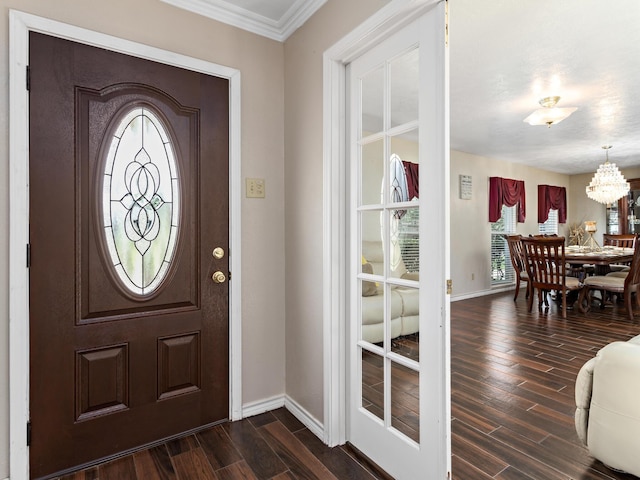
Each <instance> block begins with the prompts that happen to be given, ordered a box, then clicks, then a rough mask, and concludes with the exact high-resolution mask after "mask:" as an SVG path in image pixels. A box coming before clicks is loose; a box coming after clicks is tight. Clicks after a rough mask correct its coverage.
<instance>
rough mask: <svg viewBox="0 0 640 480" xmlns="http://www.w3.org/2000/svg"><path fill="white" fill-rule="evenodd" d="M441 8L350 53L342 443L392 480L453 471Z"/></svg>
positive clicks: (438, 476) (441, 475) (439, 475)
mask: <svg viewBox="0 0 640 480" xmlns="http://www.w3.org/2000/svg"><path fill="white" fill-rule="evenodd" d="M446 62H447V57H446V48H445V5H444V4H443V2H437V3H436V2H433V5H432V6H431V7H430V9H429V10H428V11H427V12H426V13H424V15H423V16H421V17H420V18H418V19H416V20H414V21H413V22H412V23H411V24H409V25H407V26H406V27H404V28H403V29H402V30H401V31H399V32H397V33H395V34H393V35H392V36H390V37H389V38H387V39H386V40H384V41H383V42H380V43H379V44H377V45H376V46H375V47H374V48H372V49H371V50H369V51H367V52H366V53H364V54H363V55H361V56H360V57H359V58H357V59H356V60H354V61H353V62H352V63H351V64H350V66H349V69H348V72H349V77H348V84H349V85H350V108H349V112H350V117H351V118H350V137H349V146H350V166H351V170H350V191H351V206H350V209H349V218H350V222H349V225H350V228H351V231H350V241H351V245H350V255H349V261H350V269H349V279H350V286H351V289H350V292H351V310H350V335H349V343H348V353H349V377H350V382H349V387H350V390H349V396H350V398H349V433H348V438H349V440H350V442H351V443H352V444H354V445H355V446H356V447H357V448H358V449H359V450H361V451H362V452H363V453H364V454H365V455H367V456H368V457H369V458H371V459H372V460H373V461H374V462H376V463H377V464H378V465H380V466H381V467H382V468H383V469H384V470H386V471H387V472H388V473H390V474H391V475H392V476H393V478H397V479H399V480H404V479H406V480H414V479H443V480H444V479H445V478H447V475H448V471H449V465H450V461H449V456H450V446H449V442H450V441H449V435H448V423H449V406H448V405H449V389H448V383H447V374H446V369H447V368H448V363H449V358H448V333H447V332H448V324H449V300H448V297H447V282H446V279H447V278H448V274H449V252H448V244H449V242H448V223H447V218H448V202H449V174H448V170H449V153H448V139H447V135H448V123H447V122H448V115H447V101H446V99H447V83H446V82H447V63H446Z"/></svg>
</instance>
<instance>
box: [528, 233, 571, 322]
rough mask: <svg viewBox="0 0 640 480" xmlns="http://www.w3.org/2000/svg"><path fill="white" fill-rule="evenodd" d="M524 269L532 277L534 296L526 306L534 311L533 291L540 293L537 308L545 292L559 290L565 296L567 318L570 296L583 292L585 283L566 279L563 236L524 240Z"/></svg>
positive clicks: (540, 304) (563, 304) (564, 314)
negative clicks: (575, 292)
mask: <svg viewBox="0 0 640 480" xmlns="http://www.w3.org/2000/svg"><path fill="white" fill-rule="evenodd" d="M522 246H523V250H524V258H525V266H526V268H527V273H528V274H529V279H530V282H531V283H530V285H531V295H530V296H529V302H528V304H527V306H528V309H529V312H531V309H532V308H533V292H534V291H535V290H537V292H538V309H539V310H542V302H543V301H544V300H545V299H546V298H545V295H546V292H549V291H552V290H554V291H556V292H557V294H558V295H560V296H561V297H562V318H567V295H568V294H569V293H570V292H573V291H577V290H580V289H581V288H582V284H581V283H580V281H579V280H578V279H577V278H576V277H571V276H567V264H566V262H565V253H564V237H523V238H522Z"/></svg>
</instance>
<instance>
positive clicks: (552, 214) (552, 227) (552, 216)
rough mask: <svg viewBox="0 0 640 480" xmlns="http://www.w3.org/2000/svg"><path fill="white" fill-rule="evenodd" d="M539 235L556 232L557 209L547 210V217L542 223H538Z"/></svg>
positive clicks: (554, 233) (555, 233)
mask: <svg viewBox="0 0 640 480" xmlns="http://www.w3.org/2000/svg"><path fill="white" fill-rule="evenodd" d="M538 231H539V232H540V235H557V234H558V210H554V209H553V208H552V209H550V210H549V218H547V221H546V222H544V223H539V224H538Z"/></svg>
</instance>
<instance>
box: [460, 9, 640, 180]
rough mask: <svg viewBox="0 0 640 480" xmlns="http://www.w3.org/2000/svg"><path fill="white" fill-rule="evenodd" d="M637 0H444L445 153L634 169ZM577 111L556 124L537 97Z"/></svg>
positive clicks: (566, 169)
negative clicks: (542, 119) (540, 112)
mask: <svg viewBox="0 0 640 480" xmlns="http://www.w3.org/2000/svg"><path fill="white" fill-rule="evenodd" d="M639 24H640V2H639V1H637V0H615V1H611V0H562V1H558V0H492V1H491V2H478V1H477V0H451V1H450V68H451V80H450V81H451V147H452V148H453V149H456V150H461V151H464V152H469V153H474V154H478V155H482V156H487V157H492V158H498V159H504V160H508V161H512V162H520V163H524V164H528V165H532V166H536V167H539V168H542V169H546V170H551V171H556V172H561V173H585V172H592V171H594V170H595V169H596V168H597V167H598V165H599V164H600V163H602V162H603V161H604V159H605V154H604V151H603V150H602V148H601V146H602V145H604V144H610V145H613V148H612V149H611V150H610V152H609V156H610V161H611V162H612V163H616V164H617V165H618V166H619V167H621V168H624V167H628V166H637V165H640V28H638V25H639ZM548 95H559V96H560V97H561V99H560V102H559V104H558V106H559V107H578V110H577V111H576V112H575V113H574V114H573V115H572V116H570V117H569V118H567V119H566V120H564V121H562V123H559V124H557V125H553V126H551V128H547V127H546V126H531V125H528V124H526V123H524V122H523V119H524V118H525V117H526V116H527V115H529V114H530V113H531V112H532V111H533V110H535V109H536V108H539V105H538V100H539V99H540V98H542V97H545V96H548Z"/></svg>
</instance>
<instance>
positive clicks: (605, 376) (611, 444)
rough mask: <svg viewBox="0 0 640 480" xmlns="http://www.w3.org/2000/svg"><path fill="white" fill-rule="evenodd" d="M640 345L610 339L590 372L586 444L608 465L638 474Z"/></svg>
mask: <svg viewBox="0 0 640 480" xmlns="http://www.w3.org/2000/svg"><path fill="white" fill-rule="evenodd" d="M639 397H640V346H638V345H634V344H633V343H629V342H613V343H610V344H609V345H607V346H606V347H604V348H602V349H601V350H600V352H598V356H597V357H596V363H595V366H594V371H593V391H592V394H591V406H590V410H589V426H588V430H587V444H588V447H589V451H590V452H591V454H592V455H593V456H594V457H596V458H598V459H599V460H601V461H602V462H603V463H605V464H606V465H609V466H610V467H613V468H616V469H619V470H623V471H625V472H628V473H632V474H634V475H640V455H639V454H638V452H640V402H638V398H639Z"/></svg>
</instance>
